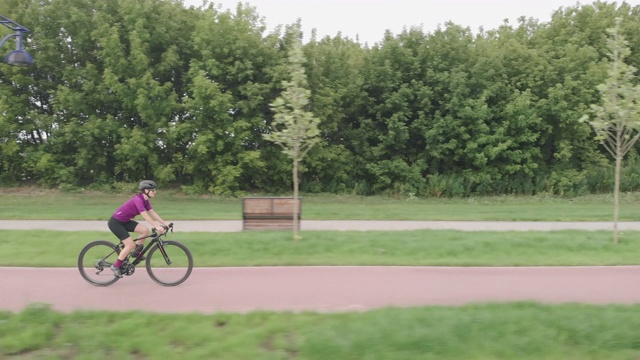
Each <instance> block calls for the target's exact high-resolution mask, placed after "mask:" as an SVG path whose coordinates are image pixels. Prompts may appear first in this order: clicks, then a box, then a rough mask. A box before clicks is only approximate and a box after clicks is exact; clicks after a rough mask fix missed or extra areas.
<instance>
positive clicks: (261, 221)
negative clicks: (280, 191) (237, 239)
mask: <svg viewBox="0 0 640 360" xmlns="http://www.w3.org/2000/svg"><path fill="white" fill-rule="evenodd" d="M297 202H298V206H297V209H298V229H300V217H301V208H302V206H301V205H302V199H301V198H298V200H297ZM293 210H294V199H293V198H292V197H246V198H243V199H242V230H292V229H293Z"/></svg>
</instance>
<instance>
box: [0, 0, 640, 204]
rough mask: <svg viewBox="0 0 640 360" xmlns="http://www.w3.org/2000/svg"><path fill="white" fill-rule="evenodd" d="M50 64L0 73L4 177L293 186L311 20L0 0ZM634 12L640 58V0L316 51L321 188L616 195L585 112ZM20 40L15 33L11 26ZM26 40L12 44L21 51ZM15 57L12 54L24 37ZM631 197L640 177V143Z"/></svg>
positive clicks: (316, 178)
mask: <svg viewBox="0 0 640 360" xmlns="http://www.w3.org/2000/svg"><path fill="white" fill-rule="evenodd" d="M0 13H2V14H3V15H5V16H7V17H9V18H11V19H14V20H15V21H17V22H19V23H21V24H23V25H25V26H26V27H28V28H29V29H30V30H31V33H29V35H28V39H27V41H26V42H25V46H26V47H27V50H28V51H29V52H30V53H31V54H33V55H34V58H35V61H36V65H35V66H33V67H29V68H13V67H9V66H7V65H3V66H1V67H0V184H5V185H14V184H19V183H23V182H29V183H33V182H37V183H39V184H42V185H45V186H63V187H69V186H72V187H73V186H83V187H86V186H93V187H97V188H100V187H106V186H112V185H113V184H117V183H122V182H124V183H127V182H136V181H138V180H139V179H141V178H148V177H153V178H154V179H156V180H158V181H159V182H160V183H163V184H172V185H175V186H181V187H182V188H183V189H184V190H185V191H188V192H193V193H205V192H206V193H215V194H239V193H242V192H243V191H249V190H259V191H263V192H271V193H278V192H286V191H288V189H291V177H290V174H291V172H290V171H291V170H290V166H291V163H290V161H289V160H288V159H287V157H286V156H285V155H284V154H282V152H281V149H280V148H279V147H278V146H277V145H275V144H273V143H270V142H269V141H267V140H265V139H264V137H263V134H265V133H267V132H269V131H270V126H269V125H270V124H271V123H272V121H273V112H272V111H271V109H270V106H269V104H270V103H272V102H273V101H274V100H275V99H276V98H277V97H278V96H279V95H280V93H281V92H282V88H281V83H282V81H283V79H286V78H287V75H288V74H287V66H286V61H287V52H288V50H289V47H290V46H291V45H292V44H293V43H294V40H296V39H295V37H296V36H299V33H298V30H297V26H295V24H291V25H287V26H284V27H283V28H280V29H277V30H276V31H273V32H272V33H267V32H266V30H265V29H266V27H265V24H264V21H263V19H262V18H261V17H260V15H259V14H258V13H257V12H256V11H255V9H254V8H252V7H249V6H246V5H242V4H239V5H238V7H237V8H236V9H235V10H234V11H222V10H220V9H219V8H218V7H216V6H215V4H211V5H207V6H203V7H199V8H194V7H190V8H185V7H184V6H183V5H182V3H181V2H180V1H177V0H38V1H36V0H0ZM618 17H619V18H621V19H622V25H621V30H622V32H623V33H624V35H625V37H626V38H627V39H628V40H629V47H630V50H631V54H630V56H628V58H627V61H628V62H629V63H630V64H631V65H633V66H635V67H640V36H638V35H640V6H635V7H632V6H630V5H628V4H626V3H622V4H616V3H607V2H594V3H593V4H589V5H576V6H574V7H567V8H562V9H558V10H557V11H556V12H555V13H554V14H553V17H552V19H551V20H550V21H549V22H546V23H542V22H539V21H538V20H536V19H532V18H524V17H523V18H521V19H520V20H519V21H518V23H517V24H514V25H510V24H504V25H503V26H501V27H499V28H498V29H490V30H482V31H480V32H475V31H472V29H469V28H468V27H465V26H464V24H454V23H447V24H445V25H444V26H442V27H441V28H439V29H437V30H435V31H433V32H425V31H423V30H422V29H421V28H408V29H406V30H404V31H403V32H402V33H400V34H391V33H388V32H387V33H386V34H384V36H383V38H382V39H381V40H380V42H378V43H376V44H373V45H368V44H360V43H359V42H358V41H356V40H353V39H350V38H347V37H342V36H341V35H337V36H334V37H324V38H321V39H317V38H316V37H314V36H312V38H311V40H310V41H309V42H307V43H306V44H304V53H305V56H306V58H307V61H306V63H305V70H306V74H307V77H308V83H309V89H310V90H311V98H310V104H309V111H311V112H313V114H314V115H315V116H316V117H317V118H319V119H320V120H321V123H320V129H321V131H322V133H321V137H322V140H321V142H320V143H318V144H317V145H316V146H315V147H314V148H313V149H312V150H311V151H310V152H309V154H308V155H307V157H306V158H305V161H304V162H303V164H302V165H303V169H302V172H301V179H302V180H301V188H302V189H303V190H304V191H307V192H334V193H345V192H348V193H357V194H364V195H368V194H382V193H393V194H401V195H407V194H415V195H417V196H467V195H474V194H478V195H481V194H506V193H509V194H534V193H540V192H552V193H561V194H580V193H586V192H602V191H611V188H612V184H613V171H612V170H611V167H612V161H611V160H610V159H608V158H607V156H606V152H605V151H604V150H603V148H601V147H600V146H599V145H598V143H597V142H595V141H594V137H593V130H592V129H591V128H590V126H589V125H588V124H585V123H583V122H580V121H578V120H579V119H580V118H581V117H582V116H583V115H584V114H585V113H586V112H587V109H588V108H589V104H594V103H598V102H599V101H600V99H599V96H600V94H599V93H598V90H597V85H598V84H601V83H603V82H604V81H605V79H606V76H607V68H606V62H607V55H606V53H607V45H606V39H607V32H606V29H608V28H611V27H613V26H614V25H615V21H616V20H615V19H616V18H618ZM3 34H4V33H3ZM7 46H8V45H5V47H7ZM5 50H6V49H5ZM630 156H631V157H630V159H629V160H628V161H627V167H626V169H625V178H624V180H623V184H622V186H623V190H635V189H639V188H640V170H638V165H639V164H640V159H638V155H637V153H636V152H635V151H633V152H632V153H631V155H630Z"/></svg>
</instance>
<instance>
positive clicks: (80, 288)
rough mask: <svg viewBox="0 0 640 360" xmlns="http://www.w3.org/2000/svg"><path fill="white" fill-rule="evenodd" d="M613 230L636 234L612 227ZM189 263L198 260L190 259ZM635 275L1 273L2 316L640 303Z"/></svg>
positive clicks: (361, 225)
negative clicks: (112, 278)
mask: <svg viewBox="0 0 640 360" xmlns="http://www.w3.org/2000/svg"><path fill="white" fill-rule="evenodd" d="M176 226H177V227H178V228H179V229H180V231H188V232H195V231H226V232H232V231H241V229H242V223H241V222H240V221H176ZM0 229H51V230H65V231H80V230H99V231H107V230H106V224H105V222H104V221H17V220H0ZM302 229H303V230H309V231H312V230H341V231H343V230H356V231H366V230H417V229H438V230H445V229H447V230H464V231H505V230H520V231H552V230H569V229H579V230H589V231H595V230H610V229H612V224H611V223H606V222H602V223H576V222H571V223H569V222H563V223H555V222H454V221H441V222H438V221H392V222H386V221H312V220H309V221H303V222H302ZM620 229H621V230H640V227H639V226H638V224H637V223H620ZM196 260H197V259H196ZM639 277H640V266H619V267H462V268H460V267H413V266H402V267H397V266H375V267H371V266H310V267H295V266H292V267H223V268H195V269H194V271H193V273H192V275H191V277H190V278H189V279H188V280H187V281H186V282H185V283H183V284H181V285H179V286H177V287H163V286H160V285H157V284H156V283H154V282H153V281H152V280H151V279H150V278H149V277H148V276H147V274H146V270H145V269H144V268H143V267H138V269H137V271H136V273H135V274H133V276H130V277H125V278H123V279H121V280H120V281H118V282H117V283H115V284H114V285H112V286H110V287H96V286H92V285H90V284H88V283H86V282H85V281H84V280H83V279H82V278H81V277H80V275H79V273H78V270H77V269H75V268H19V267H0V309H1V310H9V311H20V310H22V309H24V308H25V307H26V306H28V305H29V304H33V303H46V304H50V305H51V306H52V308H53V309H56V310H59V311H64V312H70V311H76V310H117V311H123V310H143V311H149V312H168V313H190V312H198V313H216V312H237V313H246V312H251V311H258V310H264V311H293V312H299V311H317V312H342V311H366V310H370V309H375V308H381V307H412V306H427V305H451V306H458V305H464V304H471V303H487V302H492V303H495V302H498V303H500V302H512V301H536V302H541V303H550V304H559V303H588V304H635V303H640V282H638V278H639Z"/></svg>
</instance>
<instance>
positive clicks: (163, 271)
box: [146, 240, 193, 286]
mask: <svg viewBox="0 0 640 360" xmlns="http://www.w3.org/2000/svg"><path fill="white" fill-rule="evenodd" d="M165 255H166V256H165ZM146 265H147V273H148V274H149V277H151V279H152V280H153V281H155V282H157V283H158V284H160V285H164V286H176V285H180V284H182V283H183V282H184V281H185V280H187V278H188V277H189V275H191V270H193V257H192V256H191V252H190V251H189V249H187V247H186V246H184V245H182V244H181V243H179V242H177V241H172V240H166V241H164V242H163V245H162V246H160V245H159V244H156V245H155V246H154V247H152V248H151V250H149V255H147V263H146Z"/></svg>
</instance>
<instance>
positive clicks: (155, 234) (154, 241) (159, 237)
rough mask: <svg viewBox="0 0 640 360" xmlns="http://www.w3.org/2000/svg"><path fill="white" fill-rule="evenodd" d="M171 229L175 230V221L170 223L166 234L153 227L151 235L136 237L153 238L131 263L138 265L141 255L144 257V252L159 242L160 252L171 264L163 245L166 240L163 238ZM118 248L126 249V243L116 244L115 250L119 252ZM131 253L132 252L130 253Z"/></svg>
mask: <svg viewBox="0 0 640 360" xmlns="http://www.w3.org/2000/svg"><path fill="white" fill-rule="evenodd" d="M169 230H171V232H173V223H170V224H169V226H168V227H167V228H166V230H165V232H164V234H160V233H158V232H157V231H156V229H153V232H152V233H151V234H150V235H147V236H141V237H139V238H137V239H134V240H133V241H134V242H136V241H138V240H144V239H148V238H151V241H149V243H148V244H147V245H146V246H145V247H144V248H143V249H142V251H141V252H140V255H139V256H138V258H136V259H134V260H133V261H132V262H131V265H133V266H135V265H138V264H139V263H140V261H141V260H140V257H142V256H143V255H144V254H146V253H147V252H148V251H149V249H151V247H152V246H153V245H155V244H158V249H159V250H160V253H161V254H162V256H163V257H164V261H166V262H167V265H171V259H169V255H167V252H166V251H165V250H164V247H163V246H162V245H163V244H164V241H163V240H162V237H163V236H167V233H168V232H169ZM118 249H120V250H122V249H124V244H123V243H122V241H121V242H120V243H119V244H118V245H116V246H115V247H114V249H113V250H114V251H116V252H118ZM129 255H131V254H129Z"/></svg>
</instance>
